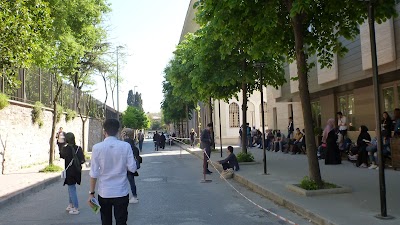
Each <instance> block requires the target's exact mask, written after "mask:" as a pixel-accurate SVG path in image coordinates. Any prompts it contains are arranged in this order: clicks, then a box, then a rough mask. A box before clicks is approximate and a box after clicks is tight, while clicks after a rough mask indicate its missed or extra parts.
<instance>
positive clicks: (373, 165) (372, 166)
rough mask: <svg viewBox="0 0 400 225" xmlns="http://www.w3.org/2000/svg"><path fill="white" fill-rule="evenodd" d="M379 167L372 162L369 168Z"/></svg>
mask: <svg viewBox="0 0 400 225" xmlns="http://www.w3.org/2000/svg"><path fill="white" fill-rule="evenodd" d="M377 167H378V166H377V165H375V164H372V165H371V166H370V167H368V169H370V170H373V169H376V168H377Z"/></svg>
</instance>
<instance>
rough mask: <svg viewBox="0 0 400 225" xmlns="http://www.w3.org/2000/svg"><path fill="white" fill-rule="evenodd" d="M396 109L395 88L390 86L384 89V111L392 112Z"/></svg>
mask: <svg viewBox="0 0 400 225" xmlns="http://www.w3.org/2000/svg"><path fill="white" fill-rule="evenodd" d="M393 110H394V88H393V87H388V88H384V89H383V111H386V112H388V113H389V114H391V113H392V112H393Z"/></svg>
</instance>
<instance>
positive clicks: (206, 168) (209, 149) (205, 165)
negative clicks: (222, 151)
mask: <svg viewBox="0 0 400 225" xmlns="http://www.w3.org/2000/svg"><path fill="white" fill-rule="evenodd" d="M203 151H204V150H203ZM206 153H207V155H208V157H207V155H206ZM203 155H204V156H203V173H204V174H206V173H207V171H208V162H207V161H208V158H211V148H210V147H209V148H205V152H203Z"/></svg>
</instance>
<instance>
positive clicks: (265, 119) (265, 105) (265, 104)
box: [260, 102, 267, 127]
mask: <svg viewBox="0 0 400 225" xmlns="http://www.w3.org/2000/svg"><path fill="white" fill-rule="evenodd" d="M262 117H263V112H262V108H261V104H260V127H262ZM264 125H265V126H267V103H266V102H264Z"/></svg>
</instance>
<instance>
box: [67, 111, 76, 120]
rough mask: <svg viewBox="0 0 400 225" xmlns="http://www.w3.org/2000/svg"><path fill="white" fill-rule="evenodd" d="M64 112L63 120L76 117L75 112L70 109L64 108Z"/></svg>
mask: <svg viewBox="0 0 400 225" xmlns="http://www.w3.org/2000/svg"><path fill="white" fill-rule="evenodd" d="M65 111H66V114H65V122H69V121H71V120H73V119H75V117H76V112H75V111H74V110H72V109H66V110H65Z"/></svg>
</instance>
